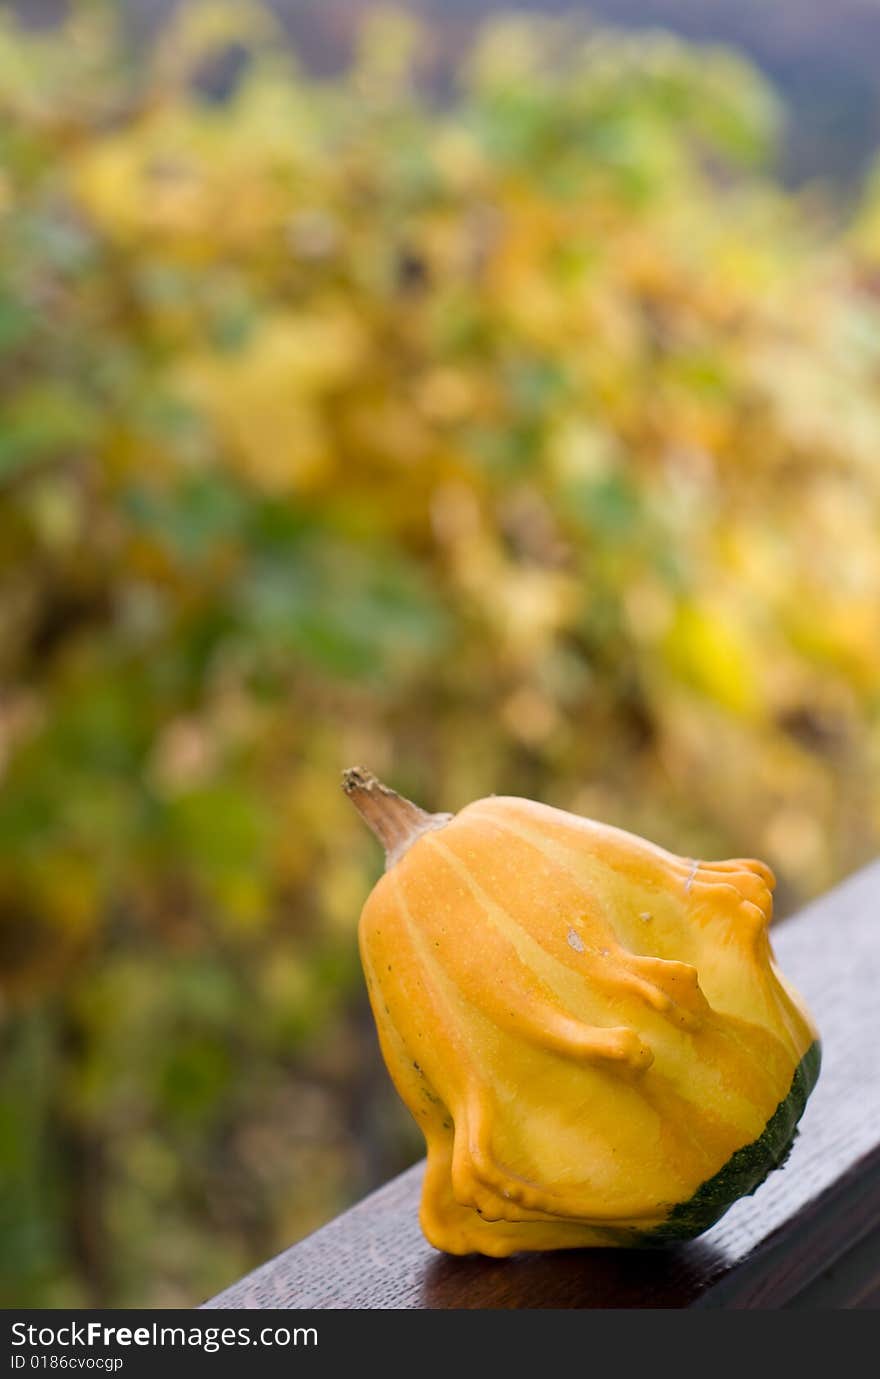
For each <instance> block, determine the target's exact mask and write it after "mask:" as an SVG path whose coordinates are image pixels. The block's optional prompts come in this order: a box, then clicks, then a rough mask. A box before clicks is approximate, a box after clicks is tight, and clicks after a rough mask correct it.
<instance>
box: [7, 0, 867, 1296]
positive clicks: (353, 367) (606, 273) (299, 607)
mask: <svg viewBox="0 0 880 1379" xmlns="http://www.w3.org/2000/svg"><path fill="white" fill-rule="evenodd" d="M76 9H77V14H78V17H77V18H75V19H74V20H73V21H72V22H71V24H70V25H69V26H68V27H67V28H66V29H65V30H63V31H60V32H59V31H49V32H43V33H36V34H33V33H32V34H23V33H21V32H19V31H18V30H16V29H15V28H14V27H13V26H12V24H11V23H10V22H8V21H7V20H4V21H3V22H2V26H0V413H2V422H0V484H2V508H0V673H2V677H3V691H2V699H0V755H2V770H3V777H2V792H3V793H2V798H0V983H2V991H3V1015H2V1018H3V1020H4V1022H5V1023H4V1025H3V1026H2V1035H0V1038H2V1041H3V1069H2V1081H0V1156H2V1159H0V1183H2V1188H0V1265H2V1268H3V1270H4V1271H5V1272H4V1285H3V1286H4V1289H5V1295H6V1297H7V1301H8V1303H11V1302H15V1303H16V1304H19V1305H21V1304H25V1303H31V1304H34V1305H38V1306H40V1305H42V1306H50V1305H53V1304H54V1305H62V1306H63V1305H77V1304H81V1303H88V1302H93V1301H103V1302H106V1303H108V1304H111V1305H112V1304H116V1305H118V1304H125V1303H129V1304H151V1303H152V1304H155V1305H160V1304H163V1303H169V1304H174V1303H181V1304H191V1303H193V1302H196V1301H198V1300H199V1299H200V1298H201V1297H203V1296H205V1295H206V1294H207V1293H209V1292H211V1291H212V1290H215V1289H216V1288H218V1287H220V1286H221V1285H222V1284H224V1283H225V1282H228V1281H229V1280H231V1279H232V1278H233V1277H235V1276H236V1275H237V1274H238V1273H241V1272H242V1271H243V1270H244V1269H245V1268H247V1267H250V1266H251V1265H253V1264H254V1263H256V1262H258V1261H259V1260H260V1259H261V1258H264V1257H265V1256H267V1255H269V1254H271V1253H272V1252H273V1251H275V1250H277V1249H278V1248H281V1247H282V1246H283V1245H284V1244H286V1243H289V1241H290V1240H291V1239H293V1238H295V1237H296V1236H297V1235H299V1234H302V1233H303V1232H305V1231H306V1230H307V1229H309V1228H310V1227H311V1226H313V1225H315V1224H318V1223H319V1222H320V1221H321V1220H323V1219H324V1218H325V1217H327V1216H328V1215H330V1214H331V1213H332V1212H333V1211H335V1210H337V1209H338V1208H339V1207H340V1206H341V1205H343V1204H344V1203H345V1202H346V1201H347V1200H350V1199H351V1198H352V1197H353V1196H355V1195H357V1194H358V1193H359V1192H361V1191H362V1190H363V1189H364V1187H365V1186H367V1185H368V1184H369V1183H371V1182H372V1181H373V1180H375V1179H376V1178H377V1177H382V1176H384V1175H386V1174H387V1173H388V1172H389V1171H391V1169H393V1168H394V1167H397V1166H399V1165H400V1164H401V1163H402V1162H405V1160H406V1155H407V1154H408V1153H409V1152H414V1146H413V1144H412V1142H411V1141H407V1140H405V1139H404V1138H403V1137H404V1135H405V1133H406V1132H405V1130H404V1129H403V1119H402V1115H401V1116H400V1117H398V1113H397V1111H396V1109H395V1107H394V1104H393V1102H392V1100H391V1098H390V1094H388V1093H387V1092H386V1091H385V1084H384V1081H383V1080H382V1074H381V1071H380V1070H379V1069H378V1066H377V1061H376V1055H375V1052H374V1050H373V1047H372V1043H371V1036H370V1035H368V1034H365V1032H364V1031H365V1029H366V1024H365V1015H364V1006H363V1001H362V996H361V994H360V978H359V975H358V970H357V958H356V951H355V941H354V926H355V924H356V920H357V915H358V911H359V909H360V905H361V903H362V900H363V898H364V896H365V895H366V893H367V891H368V890H369V888H370V885H371V883H372V881H373V880H374V878H375V876H376V874H377V872H378V866H379V861H378V857H377V856H376V852H375V850H374V848H373V846H372V844H371V843H370V842H369V840H367V839H366V838H365V837H364V836H363V833H362V830H361V829H360V827H359V825H358V823H357V821H356V819H354V818H353V817H350V811H349V808H348V806H347V805H346V802H345V800H344V799H343V797H342V795H341V793H340V792H339V788H338V781H339V771H340V769H341V767H343V766H345V765H350V764H352V763H353V762H358V761H364V762H365V763H366V764H368V765H369V766H370V767H372V768H373V769H375V770H376V771H378V772H379V773H381V774H382V775H383V776H384V777H385V778H386V779H389V780H390V781H392V782H393V783H394V784H395V785H396V786H398V787H399V788H400V789H402V790H404V791H405V792H406V793H407V794H410V795H412V796H413V797H415V798H418V799H420V800H421V801H422V802H423V803H424V804H425V805H426V806H428V807H430V808H434V809H452V810H454V809H456V808H457V807H459V806H460V805H462V804H463V803H465V802H466V801H467V800H470V799H473V798H476V797H478V796H481V795H487V794H490V793H492V792H498V793H514V794H515V793H523V794H527V795H529V796H531V797H534V798H538V799H542V800H544V801H547V802H548V803H551V804H556V805H559V806H562V807H564V808H568V809H573V810H575V811H579V812H582V813H586V814H590V815H592V816H594V817H596V818H600V819H603V820H606V821H609V822H614V823H619V824H623V825H625V826H626V827H628V828H630V829H633V830H635V831H637V832H640V833H644V834H647V835H648V836H651V837H653V838H656V839H657V841H658V842H661V843H663V844H665V845H666V846H668V847H669V848H672V849H674V850H675V851H676V852H680V853H687V854H689V855H694V856H726V855H733V856H736V855H741V854H745V855H752V854H754V855H758V856H762V857H766V858H767V860H768V861H770V862H771V863H772V864H773V865H774V867H776V868H777V870H778V872H779V874H780V878H781V882H782V887H781V894H782V897H783V906H784V904H785V901H786V899H787V903H788V904H789V905H790V904H791V903H793V901H794V900H795V899H797V898H799V897H803V896H806V895H809V894H811V893H814V892H816V891H818V890H820V889H823V888H825V887H827V886H828V885H829V884H830V883H831V882H832V881H833V880H834V879H835V878H837V877H839V876H840V875H842V874H843V873H845V872H846V871H847V870H849V869H851V868H852V867H853V866H854V865H856V864H857V863H859V862H860V861H862V860H864V859H865V858H867V857H868V856H869V855H870V854H872V853H873V852H875V851H876V850H877V844H878V839H880V785H878V781H880V773H878V769H877V768H878V758H880V728H878V708H880V541H878V536H880V520H878V519H880V468H878V455H880V308H878V303H877V282H878V277H877V273H878V261H880V210H878V209H877V208H878V206H880V195H876V194H873V193H872V192H871V191H870V189H869V192H868V195H867V198H866V203H865V206H864V207H863V208H862V209H860V210H859V211H858V212H855V213H850V212H847V213H846V214H845V213H844V211H843V210H842V209H841V208H839V207H836V208H835V207H831V208H830V209H829V208H828V205H827V203H823V202H822V200H821V199H820V197H819V196H818V194H817V193H816V192H815V191H813V192H810V193H809V194H804V193H800V194H795V193H793V192H790V191H787V190H785V189H783V188H781V187H780V186H779V185H777V184H776V183H775V182H774V179H773V177H772V174H771V173H769V172H768V171H767V166H768V164H767V162H766V158H767V154H768V151H769V150H770V149H771V148H772V143H773V138H774V130H775V127H776V123H777V120H778V118H779V112H778V110H777V107H776V105H775V103H774V101H773V99H772V97H771V95H770V94H769V93H768V91H767V90H766V88H765V87H764V85H763V84H762V82H761V81H760V80H759V79H758V77H757V76H756V75H755V73H754V72H752V71H751V70H750V69H748V68H747V67H745V66H744V65H743V64H742V63H741V62H740V61H739V60H738V59H737V58H735V57H734V56H732V55H731V54H729V53H725V52H723V51H715V50H693V49H688V48H687V47H684V46H682V45H680V44H678V43H676V42H674V41H673V40H672V39H670V38H667V37H663V36H647V37H635V38H633V37H630V38H626V39H624V38H621V37H614V36H609V35H602V34H598V35H597V34H592V35H589V34H587V35H584V34H581V33H578V32H576V31H575V30H573V29H572V28H571V27H567V26H565V25H552V24H547V23H544V24H540V25H539V24H537V23H530V22H529V21H528V20H525V19H523V18H519V19H517V20H515V21H510V22H506V23H502V24H496V25H495V26H493V27H491V28H490V29H488V30H487V31H486V33H485V35H484V37H483V40H482V42H481V44H480V46H479V48H478V49H477V50H476V51H474V52H473V53H472V54H471V55H470V57H469V59H468V62H467V64H466V66H465V67H464V68H463V70H462V72H461V80H460V84H459V86H458V87H457V89H456V90H455V91H454V92H453V93H447V95H446V96H438V97H437V98H436V99H434V98H431V99H429V98H428V97H427V96H426V95H425V94H424V90H423V87H422V85H421V84H420V82H419V80H418V55H419V38H418V35H417V34H416V33H414V32H413V31H411V30H410V29H409V27H408V26H407V25H406V24H405V23H403V22H400V21H395V20H393V19H392V18H390V17H385V18H381V19H380V20H378V21H376V22H374V23H373V24H372V25H368V26H365V29H364V32H363V35H362V39H361V44H360V48H359V51H358V53H357V55H356V56H355V58H354V60H353V63H352V67H351V69H350V71H349V72H347V73H346V74H345V75H344V76H343V77H341V78H339V79H337V80H334V81H328V82H321V81H318V80H317V79H315V78H312V77H309V76H307V75H305V74H304V73H303V72H302V71H301V70H299V68H298V67H297V64H296V61H295V59H294V56H293V54H292V53H291V52H290V51H289V48H288V47H287V46H286V45H285V43H284V41H283V36H282V35H280V34H279V33H278V32H276V30H275V28H274V24H273V21H272V20H271V19H270V18H269V17H268V16H267V15H266V14H264V13H263V12H261V11H259V10H258V9H256V8H254V7H251V6H247V5H236V6H232V5H218V4H214V5H208V6H203V5H198V4H196V5H189V6H184V7H182V8H181V10H180V18H179V19H178V21H177V24H176V26H175V27H174V28H173V29H172V30H170V31H168V32H167V33H165V34H164V35H163V37H162V38H161V40H160V41H159V42H158V44H156V45H155V47H153V48H151V49H150V50H149V51H143V50H141V51H139V52H137V53H133V52H131V51H130V50H129V48H128V47H127V46H126V42H125V39H124V36H123V35H122V34H120V33H119V32H118V31H117V30H116V29H115V28H114V26H113V23H112V22H111V19H110V18H109V17H108V16H109V14H110V13H111V11H109V10H105V9H104V8H103V7H100V6H99V7H97V8H95V7H92V6H84V7H76ZM230 54H231V55H230Z"/></svg>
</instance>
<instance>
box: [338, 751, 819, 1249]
mask: <svg viewBox="0 0 880 1379" xmlns="http://www.w3.org/2000/svg"><path fill="white" fill-rule="evenodd" d="M343 785H344V789H345V791H346V793H347V794H348V796H349V797H350V798H351V800H352V801H353V803H354V804H355V805H356V806H357V808H358V809H359V810H360V812H361V814H362V815H363V816H364V818H365V819H366V821H367V823H368V824H369V825H370V827H371V828H372V829H373V831H374V832H375V833H376V835H377V836H378V838H379V839H380V841H381V842H382V843H383V845H384V846H385V849H386V872H385V875H384V876H383V877H382V878H381V880H380V881H379V882H378V883H377V885H376V887H375V888H374V890H373V892H372V894H371V895H370V896H369V898H368V900H367V902H366V905H365V906H364V910H363V914H362V916H361V923H360V931H359V932H360V948H361V956H362V960H363V965H364V970H365V974H366V978H367V985H368V989H369V992H370V1000H371V1002H372V1005H373V1012H374V1016H375V1019H376V1025H377V1029H378V1033H379V1040H380V1045H381V1048H382V1053H383V1056H384V1058H385V1061H386V1064H387V1066H388V1070H389V1072H390V1074H391V1077H392V1079H393V1081H394V1083H395V1086H396V1087H397V1090H398V1092H399V1093H400V1095H401V1097H402V1098H403V1100H404V1102H405V1103H406V1105H407V1106H408V1107H409V1109H410V1111H411V1112H412V1113H413V1114H414V1115H415V1116H416V1117H417V1119H418V1120H419V1122H420V1124H421V1125H422V1128H423V1130H424V1133H425V1138H426V1141H427V1147H428V1163H427V1169H426V1173H425V1182H424V1188H423V1194H422V1207H421V1223H422V1227H423V1229H424V1231H425V1234H426V1235H427V1237H428V1239H429V1240H430V1241H431V1242H432V1244H434V1245H436V1246H437V1247H438V1248H439V1249H443V1250H446V1251H449V1252H451V1253H454V1254H465V1253H470V1252H472V1251H479V1252H481V1253H483V1254H489V1255H508V1254H512V1253H514V1252H515V1251H518V1250H525V1249H556V1248H561V1247H569V1246H582V1245H609V1244H617V1245H634V1244H638V1245H643V1244H655V1243H661V1242H663V1241H665V1240H668V1239H680V1238H683V1237H686V1236H691V1235H695V1234H698V1233H699V1232H700V1231H702V1230H705V1229H706V1227H707V1226H709V1225H711V1224H712V1223H713V1222H714V1221H715V1220H717V1219H718V1217H719V1216H720V1215H721V1214H722V1213H723V1212H724V1211H726V1210H727V1208H728V1207H729V1206H730V1205H731V1204H732V1202H733V1201H735V1200H736V1198H737V1197H739V1196H742V1195H743V1194H744V1193H748V1192H752V1191H754V1190H755V1188H756V1187H757V1186H758V1184H759V1183H760V1182H762V1181H763V1179H764V1178H765V1177H766V1175H767V1174H768V1173H769V1172H770V1170H771V1169H772V1168H774V1167H776V1166H777V1165H778V1164H779V1163H781V1162H782V1160H783V1159H784V1158H785V1156H786V1154H787V1152H788V1149H789V1148H790V1145H791V1142H792V1140H793V1137H794V1134H795V1127H796V1124H797V1121H798V1119H799V1118H800V1115H801V1113H802V1111H803V1108H804V1104H805V1102H806V1098H807V1096H808V1095H809V1092H810V1090H811V1089H812V1086H813V1085H814V1083H815V1080H816V1077H817V1075H818V1065H819V1053H818V1047H819V1046H818V1039H817V1035H816V1031H815V1029H814V1027H813V1025H812V1022H811V1020H810V1017H809V1015H808V1013H807V1011H806V1009H805V1007H804V1005H803V1002H802V1001H801V999H800V997H798V996H797V995H796V993H794V992H793V991H792V990H791V989H790V988H789V987H788V986H787V985H786V984H785V983H784V981H783V980H782V978H781V977H780V976H779V974H778V972H777V971H776V968H775V965H774V960H773V954H772V950H771V947H770V941H769V936H768V932H767V931H768V925H769V920H770V917H771V914H772V898H771V891H772V887H773V884H774V880H773V874H772V872H771V871H770V869H769V867H767V866H765V864H763V863H761V862H757V861H753V860H734V861H729V862H717V863H710V862H704V861H694V860H693V859H691V858H681V857H677V856H675V855H674V854H672V853H669V852H666V851H664V850H663V849H662V848H659V847H656V846H655V845H653V844H652V843H649V842H647V841H646V840H645V839H642V838H638V837H636V836H635V835H633V834H629V833H625V832H623V831H621V830H619V829H615V828H611V827H609V826H608V825H604V824H600V823H596V822H594V821H592V820H588V819H581V818H579V817H577V816H575V815H572V814H566V813H564V812H563V811H561V810H557V809H551V808H549V807H548V806H545V805H541V804H537V803H534V802H532V801H529V800H524V799H515V798H503V797H495V796H493V797H491V798H490V799H486V800H477V801H476V802H475V803H473V804H470V805H468V806H467V807H466V808H465V809H463V810H462V811H461V812H460V813H459V814H457V815H455V816H453V815H451V814H428V813H426V812H425V811H424V810H422V809H420V808H419V807H418V806H417V805H415V804H413V803H412V802H411V801H409V800H406V799H404V798H403V797H402V796H400V795H398V794H397V793H396V792H395V791H393V790H389V789H388V788H387V787H386V786H384V785H382V784H381V783H380V782H379V781H377V780H376V778H375V777H374V776H372V775H371V774H370V773H369V772H367V771H364V770H362V769H361V768H355V769H353V770H350V771H347V772H346V773H345V775H344V778H343ZM451 914H454V916H455V924H454V926H451V925H450V924H449V922H448V921H449V916H450V915H451ZM565 915H569V916H572V917H574V916H576V917H577V918H576V921H575V922H576V924H577V927H576V928H575V923H568V922H564V921H561V920H560V916H565ZM441 935H442V937H443V944H442V947H441V946H439V941H440V936H441ZM416 1053H417V1055H418V1058H417V1059H416V1057H415V1055H416ZM426 1088H427V1089H428V1091H429V1092H430V1098H429V1099H428V1105H427V1106H426V1104H425V1101H426V1098H425V1089H426Z"/></svg>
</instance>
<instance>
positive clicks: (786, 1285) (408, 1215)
mask: <svg viewBox="0 0 880 1379" xmlns="http://www.w3.org/2000/svg"><path fill="white" fill-rule="evenodd" d="M774 946H775V948H776V951H777V953H778V956H779V961H780V966H781V967H782V970H783V971H784V972H785V974H786V975H787V976H789V977H790V978H791V980H792V981H793V982H794V983H795V985H797V986H798V987H799V988H800V989H801V991H802V992H803V993H804V995H805V996H806V998H807V1000H808V1002H809V1004H810V1007H811V1009H812V1011H813V1013H814V1014H815V1016H816V1019H817V1021H818V1024H819V1028H820V1030H821V1034H822V1043H823V1067H822V1074H821V1077H820V1079H819V1085H818V1087H817V1089H816V1091H815V1092H814V1093H813V1097H812V1099H811V1101H810V1103H809V1106H808V1107H807V1111H806V1114H805V1116H804V1118H803V1121H802V1122H801V1133H800V1135H799V1137H798V1139H797V1141H796V1143H795V1146H794V1149H793V1151H792V1153H791V1156H790V1158H789V1160H788V1162H787V1164H786V1165H785V1167H784V1168H783V1169H781V1170H780V1171H778V1172H776V1173H773V1174H772V1175H771V1176H770V1178H769V1179H768V1180H767V1182H766V1183H765V1184H764V1185H763V1186H762V1187H761V1188H759V1190H758V1191H757V1192H756V1193H755V1194H754V1196H752V1197H749V1198H745V1199H743V1200H742V1201H740V1202H738V1203H737V1204H736V1206H734V1207H733V1208H732V1209H731V1210H730V1211H729V1212H728V1213H727V1215H726V1216H725V1217H723V1218H722V1220H721V1221H720V1222H719V1223H718V1224H717V1225H716V1226H715V1227H714V1229H713V1230H711V1231H709V1232H708V1233H707V1234H706V1235H705V1236H703V1237H702V1238H701V1239H699V1240H696V1241H693V1242H691V1243H690V1244H687V1245H682V1246H678V1247H677V1248H675V1249H670V1250H664V1251H656V1252H654V1251H626V1250H579V1251H560V1252H558V1253H554V1254H535V1255H522V1256H518V1257H515V1258H513V1259H508V1260H501V1261H499V1260H490V1259H483V1258H477V1257H470V1258H466V1259H454V1258H451V1257H449V1256H445V1255H441V1254H438V1253H437V1251H435V1250H433V1249H432V1248H431V1247H430V1246H429V1245H428V1244H427V1243H426V1241H425V1240H424V1238H423V1237H422V1235H421V1232H420V1231H419V1227H418V1221H417V1211H418V1197H419V1187H420V1183H421V1176H422V1170H423V1165H421V1164H417V1165H416V1166H415V1167H414V1168H411V1169H409V1170H408V1172H406V1173H403V1174H402V1175H401V1176H400V1177H399V1178H395V1179H394V1180H393V1182H390V1183H388V1184H387V1185H386V1186H385V1187H383V1188H380V1189H379V1191H378V1192H374V1193H373V1194H372V1195H371V1196H370V1197H367V1198H365V1200H364V1201H362V1202H360V1203H359V1204H358V1205H357V1206H355V1207H353V1208H352V1209H351V1210H350V1211H347V1212H345V1213H344V1214H343V1215H342V1216H339V1217H337V1219H336V1220H335V1221H331V1222H330V1223H329V1225H327V1226H324V1227H323V1228H322V1229H321V1230H319V1231H317V1232H316V1233H315V1234H314V1235H311V1236H309V1237H308V1238H307V1239H305V1240H302V1241H300V1243H299V1244H297V1245H294V1246H292V1248H291V1249H289V1250H287V1251H285V1253H284V1254H281V1255H279V1256H278V1258H277V1259H273V1260H270V1261H269V1263H267V1264H264V1265H262V1267H261V1268H259V1269H256V1270H255V1271H254V1272H253V1273H252V1274H248V1275H247V1277H245V1278H243V1279H241V1280H240V1281H239V1282H238V1283H234V1284H233V1285H232V1286H231V1287H230V1288H227V1289H226V1291H225V1292H223V1293H221V1294H219V1296H218V1297H216V1298H213V1299H212V1300H211V1301H210V1302H208V1303H206V1304H205V1305H206V1306H207V1307H211V1308H215V1307H216V1308H222V1307H237V1308H242V1307H247V1308H273V1307H274V1308H277V1307H285V1308H288V1307H289V1308H399V1309H403V1308H571V1307H602V1308H634V1307H639V1308H640V1307H651V1308H680V1307H720V1308H781V1307H804V1308H853V1307H878V1306H880V863H877V864H875V865H873V866H872V867H869V868H868V869H867V870H865V871H863V872H860V873H859V874H858V875H856V876H854V877H852V878H851V879H850V880H849V881H847V882H846V883H845V884H844V885H842V886H840V887H839V888H838V889H837V890H835V891H832V892H831V894H830V895H827V896H825V897H824V898H823V899H821V900H819V901H816V902H815V903H813V904H812V905H810V906H809V907H808V908H807V909H805V910H803V911H802V912H801V913H800V914H798V915H796V916H794V917H793V918H792V919H789V920H786V921H785V922H784V923H782V924H780V925H779V926H777V927H776V928H775V929H774Z"/></svg>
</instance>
